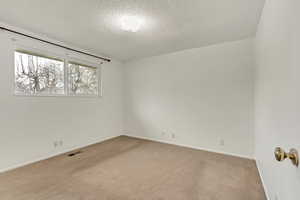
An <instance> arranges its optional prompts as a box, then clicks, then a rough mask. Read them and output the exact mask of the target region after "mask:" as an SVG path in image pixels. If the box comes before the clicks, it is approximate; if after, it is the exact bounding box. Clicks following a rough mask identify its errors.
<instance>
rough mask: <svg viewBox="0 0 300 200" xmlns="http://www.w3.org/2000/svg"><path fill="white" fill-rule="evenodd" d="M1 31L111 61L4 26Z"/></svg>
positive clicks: (108, 60) (0, 27)
mask: <svg viewBox="0 0 300 200" xmlns="http://www.w3.org/2000/svg"><path fill="white" fill-rule="evenodd" d="M0 29H2V30H4V31H8V32H11V33H15V34H18V35H22V36H25V37H28V38H31V39H34V40H38V41H41V42H44V43H47V44H51V45H54V46H57V47H60V48H64V49H67V50H70V51H74V52H77V53H81V54H85V55H88V56H91V57H94V58H98V59H101V60H104V61H107V62H110V61H111V60H110V59H108V58H103V57H100V56H96V55H93V54H90V53H86V52H83V51H79V50H76V49H72V48H70V47H67V46H63V45H60V44H57V43H54V42H49V41H47V40H43V39H40V38H37V37H34V36H31V35H27V34H24V33H21V32H18V31H14V30H11V29H8V28H5V27H2V26H0Z"/></svg>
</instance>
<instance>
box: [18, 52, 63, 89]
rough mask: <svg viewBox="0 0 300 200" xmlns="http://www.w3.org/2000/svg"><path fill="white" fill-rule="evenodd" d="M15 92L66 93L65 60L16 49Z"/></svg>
mask: <svg viewBox="0 0 300 200" xmlns="http://www.w3.org/2000/svg"><path fill="white" fill-rule="evenodd" d="M15 92H16V94H25V95H51V94H52V95H60V94H64V62H63V61H62V60H57V59H54V58H47V57H43V56H39V55H33V54H29V53H26V52H20V51H16V52H15Z"/></svg>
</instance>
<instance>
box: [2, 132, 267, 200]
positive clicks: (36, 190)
mask: <svg viewBox="0 0 300 200" xmlns="http://www.w3.org/2000/svg"><path fill="white" fill-rule="evenodd" d="M82 151H83V152H82V153H81V154H78V155H76V156H74V157H68V156H67V155H66V154H64V155H60V156H56V157H53V158H50V159H48V160H44V161H41V162H38V163H34V164H31V165H28V166H25V167H22V168H19V169H16V170H13V171H10V172H6V173H2V174H0V199H1V200H266V198H265V194H264V191H263V189H262V185H261V182H260V179H259V175H258V171H257V168H256V165H255V162H254V161H253V160H247V159H241V158H237V157H232V156H226V155H222V154H216V153H210V152H205V151H199V150H194V149H189V148H183V147H178V146H174V145H168V144H162V143H158V142H152V141H147V140H141V139H135V138H130V137H125V136H121V137H117V138H114V139H111V140H108V141H105V142H102V143H99V144H96V145H92V146H89V147H86V148H84V149H82Z"/></svg>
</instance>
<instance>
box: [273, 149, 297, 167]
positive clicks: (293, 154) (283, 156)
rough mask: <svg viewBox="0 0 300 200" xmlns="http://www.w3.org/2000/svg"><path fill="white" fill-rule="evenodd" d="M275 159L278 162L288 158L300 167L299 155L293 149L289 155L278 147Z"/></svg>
mask: <svg viewBox="0 0 300 200" xmlns="http://www.w3.org/2000/svg"><path fill="white" fill-rule="evenodd" d="M274 154H275V158H276V160H277V161H279V162H281V161H284V160H285V159H286V158H289V159H290V160H291V161H292V163H293V165H295V166H297V167H298V166H299V155H298V151H297V150H296V149H291V150H290V152H289V153H286V152H285V151H284V150H283V149H282V148H280V147H277V148H276V149H275V151H274Z"/></svg>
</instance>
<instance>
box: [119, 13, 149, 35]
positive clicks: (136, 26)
mask: <svg viewBox="0 0 300 200" xmlns="http://www.w3.org/2000/svg"><path fill="white" fill-rule="evenodd" d="M120 23H121V28H122V29H123V30H124V31H129V32H137V31H138V30H140V28H141V26H142V25H143V24H144V19H143V18H141V17H138V16H134V15H124V16H122V17H121V18H120Z"/></svg>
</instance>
